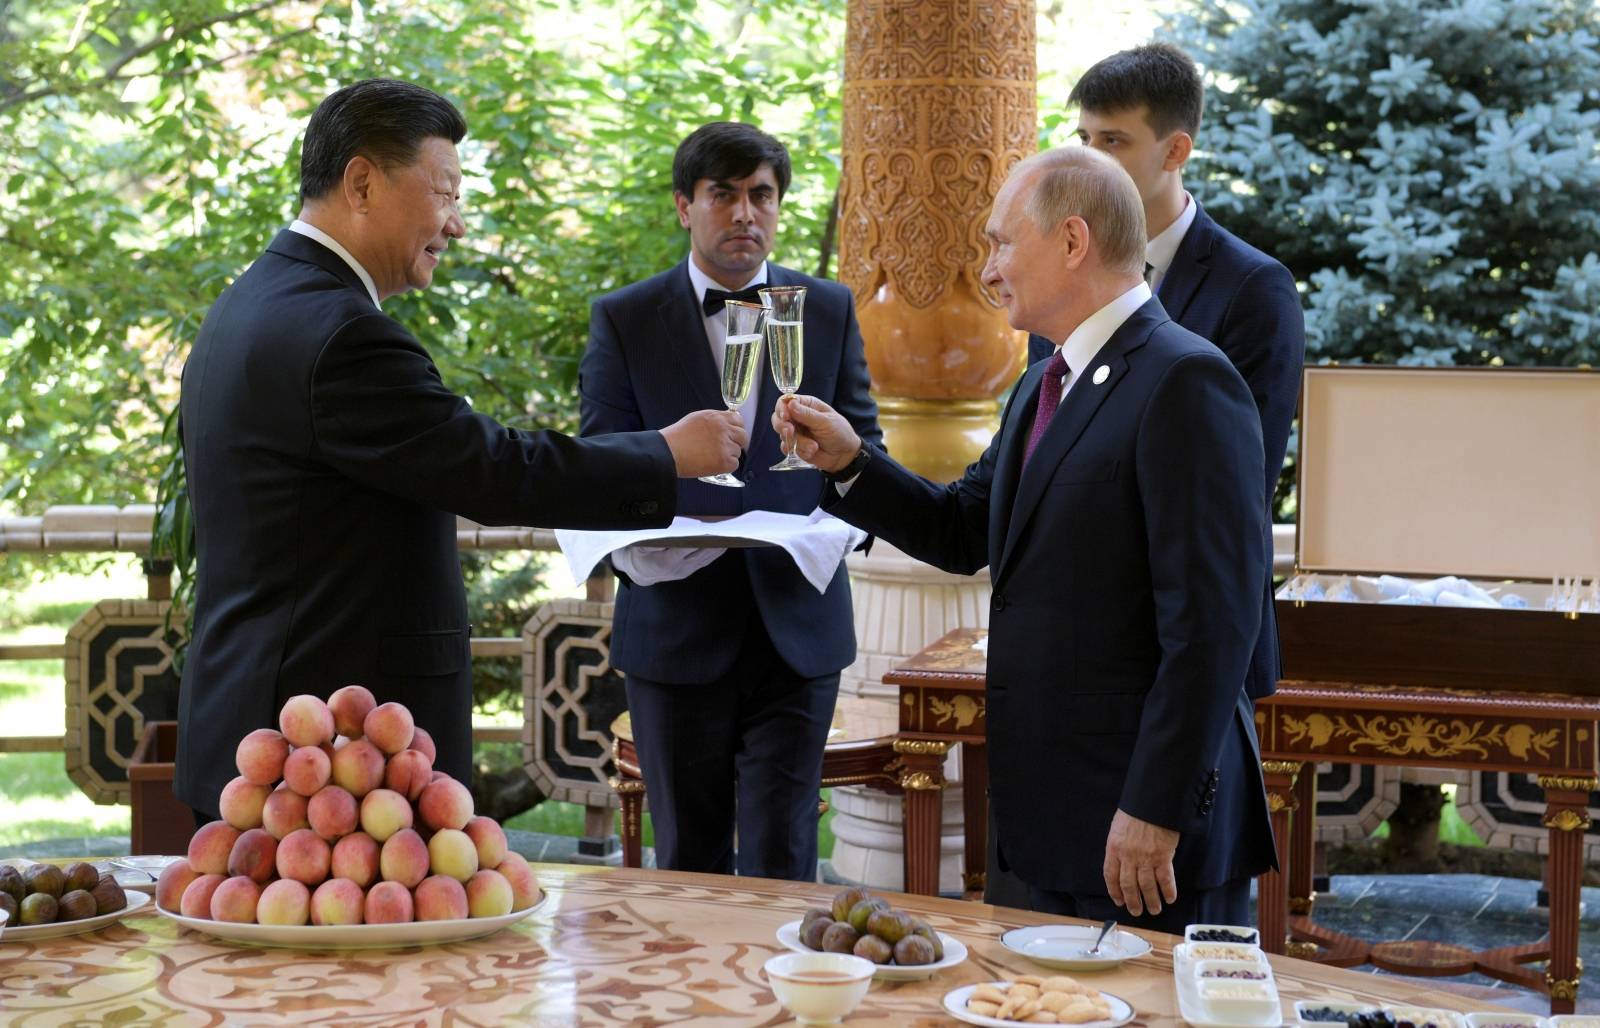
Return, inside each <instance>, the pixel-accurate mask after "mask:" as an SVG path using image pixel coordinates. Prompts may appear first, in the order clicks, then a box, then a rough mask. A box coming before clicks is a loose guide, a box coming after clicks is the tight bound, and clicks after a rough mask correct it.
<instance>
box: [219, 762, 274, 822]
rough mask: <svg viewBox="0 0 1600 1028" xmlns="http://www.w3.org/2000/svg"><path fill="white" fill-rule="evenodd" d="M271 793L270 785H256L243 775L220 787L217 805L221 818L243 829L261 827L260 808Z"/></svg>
mask: <svg viewBox="0 0 1600 1028" xmlns="http://www.w3.org/2000/svg"><path fill="white" fill-rule="evenodd" d="M271 795H272V787H271V786H270V785H257V784H256V783H255V782H252V781H251V780H250V779H248V778H246V777H245V776H243V775H240V776H239V777H238V778H235V779H234V780H233V781H231V782H229V783H228V784H227V785H224V786H223V787H222V797H221V799H219V800H218V801H217V807H218V810H219V812H220V813H221V814H222V820H224V821H226V822H228V823H229V824H230V825H232V826H233V827H235V828H237V829H239V831H241V832H242V831H244V830H245V829H246V828H260V827H261V808H262V807H263V806H264V805H265V804H266V802H267V797H268V796H271Z"/></svg>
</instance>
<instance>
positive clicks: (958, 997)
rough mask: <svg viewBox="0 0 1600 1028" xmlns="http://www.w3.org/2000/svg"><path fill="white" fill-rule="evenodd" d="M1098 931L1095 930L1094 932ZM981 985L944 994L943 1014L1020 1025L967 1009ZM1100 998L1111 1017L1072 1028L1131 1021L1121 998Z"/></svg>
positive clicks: (988, 1024)
mask: <svg viewBox="0 0 1600 1028" xmlns="http://www.w3.org/2000/svg"><path fill="white" fill-rule="evenodd" d="M1098 930H1099V929H1096V931H1098ZM1090 941H1091V942H1093V941H1094V940H1092V939H1091V940H1090ZM982 984H983V983H982V982H977V983H975V984H972V985H963V986H961V988H959V989H951V990H950V991H949V992H947V993H945V994H944V1009H945V1013H947V1014H949V1015H950V1016H951V1017H953V1018H955V1019H956V1020H957V1021H965V1022H966V1023H967V1024H977V1025H983V1026H984V1028H1012V1026H1013V1025H1018V1024H1021V1023H1022V1022H1021V1021H1002V1020H1000V1019H999V1018H998V1017H985V1016H984V1015H982V1014H974V1013H973V1012H972V1011H970V1010H968V1009H967V1000H968V999H969V998H971V996H972V990H973V989H976V988H977V987H978V986H979V985H982ZM989 984H991V985H994V986H995V987H996V988H998V989H1001V990H1005V989H1008V988H1010V987H1011V983H1010V982H991V983H989ZM1100 998H1101V999H1103V1000H1105V1001H1106V1002H1107V1003H1108V1004H1110V1005H1111V1017H1110V1018H1109V1019H1107V1020H1105V1021H1085V1022H1083V1023H1082V1024H1078V1025H1075V1026H1074V1028H1116V1026H1117V1025H1119V1024H1127V1023H1128V1022H1129V1021H1131V1020H1133V1004H1131V1003H1129V1002H1128V1001H1127V1000H1125V999H1123V998H1122V997H1121V996H1113V995H1112V994H1111V993H1109V992H1102V993H1101V994H1100Z"/></svg>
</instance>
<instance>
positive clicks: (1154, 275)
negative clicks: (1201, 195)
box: [1144, 191, 1199, 291]
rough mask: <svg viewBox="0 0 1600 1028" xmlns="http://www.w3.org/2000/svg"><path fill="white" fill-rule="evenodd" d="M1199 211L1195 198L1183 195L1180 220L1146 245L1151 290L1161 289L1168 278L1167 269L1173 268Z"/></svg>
mask: <svg viewBox="0 0 1600 1028" xmlns="http://www.w3.org/2000/svg"><path fill="white" fill-rule="evenodd" d="M1198 211H1199V208H1198V207H1197V206H1195V202H1194V197H1192V196H1190V195H1189V194H1188V192H1187V191H1186V192H1184V194H1183V213H1182V214H1180V215H1178V220H1177V221H1174V222H1173V223H1172V224H1170V225H1168V226H1167V227H1166V228H1164V229H1162V230H1161V234H1160V235H1158V236H1156V237H1155V238H1154V239H1152V240H1150V241H1149V242H1148V243H1146V244H1145V245H1144V261H1145V263H1146V264H1148V265H1150V268H1151V271H1150V289H1151V290H1152V291H1155V290H1159V289H1160V288H1161V282H1162V280H1163V279H1165V278H1166V277H1167V269H1168V268H1170V267H1172V259H1173V258H1174V257H1176V256H1178V247H1179V246H1181V245H1182V244H1183V237H1184V235H1185V234H1187V233H1188V231H1189V226H1190V225H1193V224H1194V216H1195V214H1196V213H1197V212H1198Z"/></svg>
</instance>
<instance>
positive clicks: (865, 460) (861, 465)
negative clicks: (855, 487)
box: [822, 443, 872, 483]
mask: <svg viewBox="0 0 1600 1028" xmlns="http://www.w3.org/2000/svg"><path fill="white" fill-rule="evenodd" d="M871 461H872V448H871V447H870V446H868V445H867V444H866V443H862V444H861V449H859V450H857V451H856V455H855V456H854V457H851V458H850V463H848V464H846V465H845V466H844V467H842V468H840V469H839V470H838V471H824V472H823V473H822V477H823V478H824V479H826V480H827V481H829V482H834V483H838V482H848V481H850V480H851V479H852V478H855V477H856V476H857V475H859V474H861V472H863V471H865V470H866V467H867V465H868V464H869V463H871Z"/></svg>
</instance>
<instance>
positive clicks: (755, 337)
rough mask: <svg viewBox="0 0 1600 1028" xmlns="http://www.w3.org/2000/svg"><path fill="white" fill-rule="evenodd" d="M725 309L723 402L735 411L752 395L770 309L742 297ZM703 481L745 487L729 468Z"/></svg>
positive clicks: (705, 476) (736, 487) (726, 305)
mask: <svg viewBox="0 0 1600 1028" xmlns="http://www.w3.org/2000/svg"><path fill="white" fill-rule="evenodd" d="M723 309H724V310H725V311H727V312H728V333H727V343H726V344H725V345H724V346H723V349H722V402H723V403H725V404H727V405H728V409H729V410H731V411H736V410H738V409H739V408H740V407H743V406H744V402H745V401H746V400H748V399H749V398H750V387H751V386H752V385H754V384H755V380H756V368H757V367H758V366H760V364H761V327H762V325H763V324H765V322H766V320H767V309H766V308H765V307H763V306H761V305H760V304H758V303H745V302H744V301H743V300H729V301H728V302H727V303H726V304H725V305H724V306H723ZM700 481H702V482H710V483H711V484H712V485H726V486H732V487H733V488H735V489H743V488H744V483H743V482H741V481H739V480H738V479H737V478H735V477H734V476H732V475H730V474H728V473H727V472H726V471H724V472H722V473H721V474H718V475H702V476H701V478H700Z"/></svg>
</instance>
